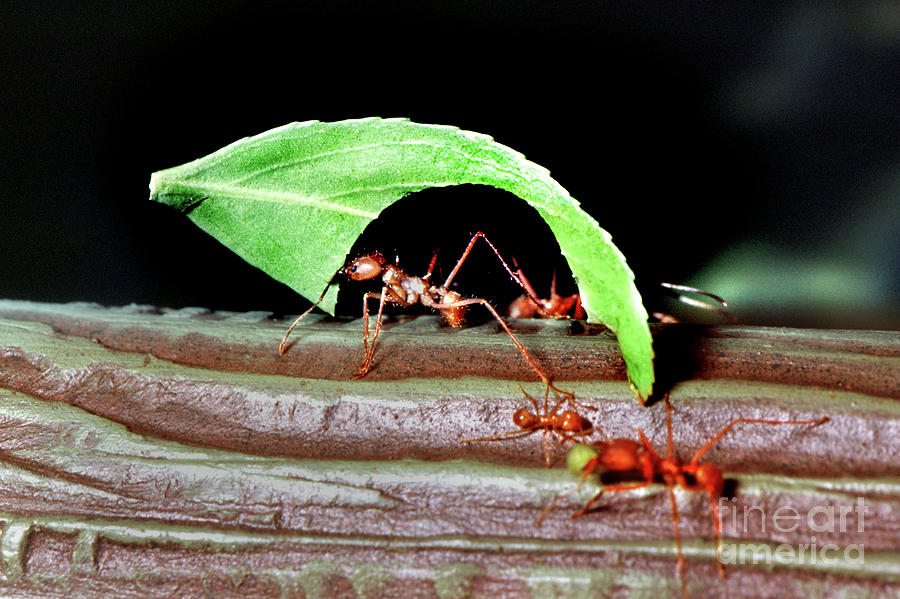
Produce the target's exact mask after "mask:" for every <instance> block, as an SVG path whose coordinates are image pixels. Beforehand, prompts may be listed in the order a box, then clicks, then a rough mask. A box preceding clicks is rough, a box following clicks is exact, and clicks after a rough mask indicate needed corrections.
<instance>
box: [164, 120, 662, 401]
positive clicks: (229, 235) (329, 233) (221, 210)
mask: <svg viewBox="0 0 900 599" xmlns="http://www.w3.org/2000/svg"><path fill="white" fill-rule="evenodd" d="M461 184H480V185H490V186H493V187H497V188H500V189H503V190H506V191H508V192H510V193H512V194H514V195H516V196H518V197H519V198H521V199H523V200H525V201H526V202H528V204H529V205H531V206H532V207H533V208H535V209H536V210H537V211H538V213H539V214H540V215H541V217H542V218H543V219H544V220H545V221H546V223H547V225H548V226H549V227H550V229H551V230H552V231H553V234H554V235H555V236H556V239H557V242H558V243H559V247H560V249H561V250H562V253H563V255H564V256H565V258H566V259H567V260H568V263H569V267H570V268H571V270H572V274H573V276H574V277H575V279H576V281H577V283H578V288H579V292H580V293H581V300H582V305H583V306H584V308H585V310H586V312H587V314H588V319H589V320H590V321H592V322H601V323H603V324H605V325H606V326H608V327H609V328H610V329H612V330H613V331H614V332H615V333H616V335H617V336H618V339H619V344H620V347H621V349H622V355H623V357H624V359H625V363H626V366H627V368H628V377H629V379H630V382H631V385H632V387H633V388H634V390H635V392H636V393H637V394H638V396H639V397H641V398H647V397H648V396H649V395H650V392H651V390H652V387H653V380H654V375H653V348H652V341H651V337H650V330H649V327H648V325H647V311H646V310H645V309H644V307H643V304H642V303H641V298H640V295H639V294H638V292H637V289H636V288H635V286H634V275H633V274H632V272H631V270H630V269H629V268H628V265H627V264H626V263H625V258H624V256H623V255H622V253H621V252H620V251H619V250H618V248H616V246H615V245H613V243H612V241H611V238H610V235H609V233H607V232H606V231H604V230H603V229H601V228H600V225H599V224H597V221H596V220H594V219H593V218H592V217H591V216H590V215H588V214H587V213H586V212H584V211H583V210H582V209H581V208H580V207H579V204H578V202H577V201H576V200H575V199H574V198H572V197H571V196H570V195H569V193H568V192H567V191H566V190H565V189H563V187H562V186H561V185H560V184H559V183H557V182H556V181H555V180H554V179H553V178H551V177H550V173H549V171H547V169H545V168H543V167H541V166H539V165H537V164H535V163H533V162H530V161H529V160H527V159H525V157H524V156H523V155H522V154H520V153H518V152H516V151H515V150H512V149H511V148H508V147H506V146H503V145H501V144H498V143H496V142H495V141H494V140H493V139H492V138H490V137H489V136H487V135H482V134H480V133H473V132H470V131H462V130H460V129H457V128H455V127H449V126H443V125H422V124H418V123H412V122H410V121H408V120H406V119H381V118H367V119H359V120H347V121H339V122H335V123H322V122H318V121H307V122H304V123H292V124H289V125H285V126H283V127H279V128H277V129H273V130H271V131H267V132H265V133H262V134H260V135H257V136H255V137H249V138H245V139H242V140H239V141H237V142H235V143H233V144H231V145H229V146H226V147H224V148H222V149H221V150H219V151H217V152H214V153H213V154H210V155H209V156H206V157H204V158H201V159H199V160H195V161H193V162H189V163H188V164H185V165H182V166H178V167H175V168H170V169H167V170H164V171H159V172H156V173H154V174H153V175H152V176H151V178H150V198H151V199H152V200H156V201H158V202H162V203H164V204H168V205H170V206H172V207H174V208H176V209H178V210H180V211H182V212H184V213H185V214H186V215H187V216H188V217H189V218H190V219H191V220H193V221H194V223H196V224H197V225H198V226H199V227H200V228H202V229H203V230H204V231H206V232H207V233H209V234H210V235H212V236H214V237H215V238H216V239H218V240H219V241H221V242H222V243H223V244H225V245H226V246H227V247H229V248H230V249H231V250H233V251H234V252H236V253H237V254H238V255H240V256H241V257H242V258H244V259H245V260H246V261H247V262H249V263H250V264H253V265H254V266H256V267H258V268H260V269H262V270H263V271H265V272H266V273H267V274H269V275H270V276H272V277H273V278H275V279H277V280H278V281H281V282H282V283H285V284H286V285H288V286H289V287H291V288H292V289H294V290H295V291H297V292H298V293H300V294H301V295H303V296H305V297H307V298H310V299H311V300H315V299H316V298H318V296H319V293H320V292H321V290H322V288H323V287H324V286H325V284H326V283H327V282H328V281H329V280H330V279H331V277H332V276H333V275H334V273H335V271H337V270H338V269H339V268H340V267H341V266H343V265H344V262H345V260H346V259H347V253H348V252H349V251H350V248H351V247H352V245H353V243H354V242H355V241H356V238H357V237H359V235H360V234H361V233H362V232H363V230H364V229H365V227H366V225H368V224H369V223H370V222H371V221H372V220H374V219H375V218H376V217H377V216H378V214H379V213H380V212H381V211H382V210H384V209H385V208H386V207H388V206H389V205H391V204H392V203H393V202H395V201H397V200H399V199H400V198H402V197H404V196H406V195H409V194H411V193H414V192H417V191H421V190H423V189H426V188H429V187H444V186H449V185H461ZM336 297H337V295H336V290H335V289H334V288H332V289H331V290H329V293H328V295H327V296H326V297H325V300H324V301H323V302H322V303H321V304H320V306H321V307H322V308H323V309H324V310H325V311H327V312H329V313H333V311H334V304H335V300H336Z"/></svg>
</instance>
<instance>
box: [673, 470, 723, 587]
mask: <svg viewBox="0 0 900 599" xmlns="http://www.w3.org/2000/svg"><path fill="white" fill-rule="evenodd" d="M667 486H668V488H669V503H671V504H672V529H673V530H674V532H675V556H676V559H677V563H678V578H679V580H681V596H682V597H684V599H687V596H688V594H687V581H686V580H685V578H684V555H682V553H681V532H680V531H679V530H678V529H679V528H680V520H679V518H678V502H677V501H676V500H675V487H674V486H672V485H667ZM716 563H718V560H717V562H716ZM719 565H720V566H721V564H719Z"/></svg>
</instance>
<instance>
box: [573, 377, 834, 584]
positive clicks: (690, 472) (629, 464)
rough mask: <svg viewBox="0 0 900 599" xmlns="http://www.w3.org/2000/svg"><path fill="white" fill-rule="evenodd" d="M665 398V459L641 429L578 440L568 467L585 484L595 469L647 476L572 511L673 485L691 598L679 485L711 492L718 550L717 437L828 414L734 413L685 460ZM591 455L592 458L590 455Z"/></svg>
mask: <svg viewBox="0 0 900 599" xmlns="http://www.w3.org/2000/svg"><path fill="white" fill-rule="evenodd" d="M665 402H666V428H667V433H668V442H667V455H666V457H665V458H663V457H660V455H659V454H658V453H657V452H656V450H655V449H653V446H652V445H650V441H648V440H647V437H646V435H644V432H643V431H642V430H640V429H638V435H639V436H640V438H641V442H640V443H638V442H637V441H633V440H631V439H613V440H611V441H602V442H597V443H593V444H592V445H591V446H587V445H576V446H575V447H574V448H573V449H572V450H570V451H569V456H568V458H567V461H568V464H569V468H570V469H572V470H573V471H575V472H580V473H581V483H582V484H583V483H584V481H585V480H586V479H587V477H588V476H589V475H590V474H591V473H592V472H594V471H600V472H603V471H612V472H619V473H636V474H637V475H638V476H639V477H640V478H642V479H643V480H642V481H641V482H637V483H630V484H618V485H608V486H604V487H603V488H602V489H601V490H600V491H599V492H598V493H597V494H596V495H594V497H592V498H591V499H590V500H589V501H588V502H587V503H586V504H585V505H584V507H582V508H581V509H580V510H578V511H577V512H575V513H574V514H572V517H573V518H578V517H580V516H583V515H585V514H586V513H587V512H588V511H589V510H590V509H591V506H593V505H594V504H595V503H597V502H598V501H599V500H600V498H601V497H602V496H603V494H604V493H613V492H618V491H630V490H633V489H640V488H642V487H646V486H648V485H651V484H653V483H654V482H656V481H661V482H662V483H664V484H665V485H666V487H668V491H669V502H670V503H671V505H672V527H673V529H674V532H675V548H676V552H677V559H678V576H679V578H680V579H681V593H682V595H683V596H684V597H685V598H686V597H687V586H686V585H687V583H686V581H685V577H684V557H683V556H682V554H681V536H680V534H679V531H678V528H679V519H678V506H677V502H676V500H675V487H676V486H679V487H682V488H683V489H687V490H689V491H706V492H707V493H708V494H709V501H710V508H711V511H712V518H713V525H714V530H715V543H716V555H718V551H719V548H720V546H721V543H722V525H721V522H720V519H719V505H718V500H719V499H720V498H721V496H722V488H723V486H724V477H723V474H722V469H721V468H719V467H718V466H716V465H714V464H708V463H704V464H701V463H700V458H701V457H703V454H705V453H706V452H707V451H709V449H710V448H711V447H712V446H713V445H714V444H715V443H716V442H718V441H719V440H720V439H721V438H722V437H723V436H725V435H726V434H727V433H728V432H729V431H731V430H732V429H733V428H734V427H735V426H737V425H739V424H765V425H769V426H777V425H782V424H790V425H807V424H808V425H813V426H818V425H820V424H823V423H825V422H827V421H828V420H829V419H828V417H823V418H819V419H816V420H761V419H757V418H735V419H734V420H732V421H731V422H730V423H729V424H728V425H727V426H725V427H724V428H722V429H721V430H720V431H719V432H717V433H716V434H715V435H713V437H712V438H711V439H710V440H709V441H707V442H706V444H705V445H704V446H703V447H701V448H700V449H699V450H698V451H697V453H695V454H694V456H693V457H692V458H691V460H690V461H689V462H688V463H686V464H685V463H683V462H682V461H681V460H679V459H678V457H676V456H675V450H674V444H673V441H672V405H671V404H670V403H669V397H668V395H667V396H666V397H665ZM588 455H591V456H592V457H588ZM716 566H718V569H719V575H720V576H721V577H722V578H725V567H724V566H723V565H722V563H721V562H720V561H718V560H716Z"/></svg>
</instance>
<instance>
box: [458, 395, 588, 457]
mask: <svg viewBox="0 0 900 599" xmlns="http://www.w3.org/2000/svg"><path fill="white" fill-rule="evenodd" d="M519 389H521V390H522V393H523V394H525V397H527V398H528V401H530V402H531V405H532V406H534V412H530V411H529V410H528V408H519V409H518V410H516V412H515V413H514V414H513V424H515V425H516V426H517V427H519V429H518V430H514V431H508V432H505V433H500V434H498V435H492V436H490V437H478V438H474V439H460V441H459V442H460V443H472V442H475V441H504V440H508V439H521V438H523V437H528V436H530V435H533V434H534V433H536V432H538V431H541V432H542V435H543V440H544V458H545V460H546V464H547V468H549V467H550V466H551V465H552V464H553V461H552V460H551V459H550V444H549V443H548V442H547V433H550V434H552V435H554V436H555V437H556V439H557V441H558V442H559V444H560V445H562V444H563V443H565V442H566V441H569V440H572V439H574V438H575V437H581V438H582V440H583V439H584V438H586V437H587V436H588V435H590V434H591V433H592V432H594V427H593V426H591V423H590V422H589V421H588V420H587V418H584V417H583V416H581V415H580V414H578V413H577V412H574V411H572V410H563V411H562V412H559V411H558V410H559V407H560V406H561V405H562V403H563V402H564V401H566V400H567V399H568V398H566V397H563V398H561V399H560V400H559V401H557V402H556V404H555V405H554V406H553V408H552V409H548V405H549V404H548V395H549V391H550V390H549V388H548V389H547V393H545V394H544V411H543V412H541V409H540V406H538V402H537V400H536V399H535V398H534V397H532V396H531V395H529V394H528V393H527V392H526V391H525V389H522V386H521V385H519Z"/></svg>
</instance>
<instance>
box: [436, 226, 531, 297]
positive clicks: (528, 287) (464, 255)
mask: <svg viewBox="0 0 900 599" xmlns="http://www.w3.org/2000/svg"><path fill="white" fill-rule="evenodd" d="M479 238H481V239H484V241H485V243H487V244H488V245H489V246H490V247H491V249H492V250H494V254H495V255H496V256H497V259H498V260H500V264H502V265H503V268H504V269H506V272H507V273H509V276H510V278H511V279H512V280H513V282H515V283H516V284H517V285H518V286H519V287H521V288H522V289H524V290H525V293H526V294H527V295H528V297H530V298H531V300H532V301H533V302H535V304H536V305H537V306H538V307H540V301H541V300H540V298H538V296H537V294H536V293H535V292H534V289H533V288H532V287H531V285H530V284H529V285H525V283H523V282H522V279H520V278H519V276H518V275H517V274H516V273H514V272H513V270H512V269H511V268H510V267H509V264H507V263H506V260H504V259H503V256H501V255H500V250H498V249H497V248H496V247H495V246H494V244H493V243H491V240H490V239H488V238H487V236H485V234H484V233H482V232H481V231H478V232H477V233H475V235H473V236H472V239H470V240H469V245H467V246H466V249H465V250H463V253H462V256H460V257H459V260H457V261H456V266H454V267H453V270H452V271H450V275H449V276H448V277H447V280H446V281H444V284H443V285H441V288H442V289H447V287H449V286H450V283H451V282H452V281H453V278H454V277H456V273H457V272H459V269H460V267H461V266H462V265H463V262H465V261H466V258H468V257H469V252H471V251H472V247H474V245H475V242H476V241H478V239H479ZM519 272H521V269H519ZM541 309H542V308H541Z"/></svg>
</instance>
